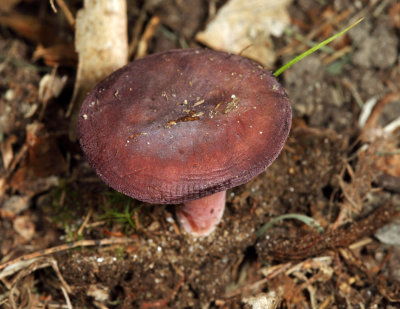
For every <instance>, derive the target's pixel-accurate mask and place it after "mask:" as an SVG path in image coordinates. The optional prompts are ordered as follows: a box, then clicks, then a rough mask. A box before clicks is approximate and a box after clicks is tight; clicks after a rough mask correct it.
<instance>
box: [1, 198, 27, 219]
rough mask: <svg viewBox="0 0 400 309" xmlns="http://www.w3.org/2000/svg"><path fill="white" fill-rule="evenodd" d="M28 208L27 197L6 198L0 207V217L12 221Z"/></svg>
mask: <svg viewBox="0 0 400 309" xmlns="http://www.w3.org/2000/svg"><path fill="white" fill-rule="evenodd" d="M28 207H29V197H27V196H19V195H14V196H11V197H10V198H8V199H7V200H6V201H5V202H4V203H3V205H2V206H1V211H0V216H1V217H2V218H9V219H13V218H15V217H16V216H17V215H18V214H20V213H21V212H23V211H25V210H26V209H28Z"/></svg>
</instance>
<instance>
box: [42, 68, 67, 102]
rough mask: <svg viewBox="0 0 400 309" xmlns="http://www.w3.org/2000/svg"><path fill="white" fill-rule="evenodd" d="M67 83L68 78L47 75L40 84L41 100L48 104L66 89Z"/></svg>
mask: <svg viewBox="0 0 400 309" xmlns="http://www.w3.org/2000/svg"><path fill="white" fill-rule="evenodd" d="M66 83H67V76H66V75H64V76H63V77H60V76H57V75H55V76H53V75H52V74H46V75H44V76H43V77H42V79H41V80H40V83H39V93H38V96H39V100H40V101H42V102H47V101H49V100H50V99H53V98H57V97H58V96H59V95H60V93H61V91H62V90H63V89H64V86H65V84H66Z"/></svg>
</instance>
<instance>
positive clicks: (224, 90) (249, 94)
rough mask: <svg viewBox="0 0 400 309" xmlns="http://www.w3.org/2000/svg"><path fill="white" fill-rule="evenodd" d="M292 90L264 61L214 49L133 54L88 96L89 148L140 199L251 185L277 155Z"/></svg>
mask: <svg viewBox="0 0 400 309" xmlns="http://www.w3.org/2000/svg"><path fill="white" fill-rule="evenodd" d="M291 118H292V113H291V107H290V103H289V100H288V98H287V95H286V93H285V90H284V89H283V87H282V86H281V85H280V84H279V83H278V81H277V80H276V79H275V78H274V77H273V76H272V74H271V73H270V72H268V71H266V70H264V69H263V68H262V67H261V66H260V65H258V64H257V63H255V62H253V61H251V60H248V59H245V58H242V57H240V56H237V55H232V54H228V53H224V52H218V51H213V50H205V49H184V50H170V51H167V52H162V53H158V54H153V55H150V56H147V57H145V58H142V59H139V60H137V61H134V62H132V63H130V64H128V65H126V66H124V67H122V68H121V69H119V70H117V71H115V72H114V73H112V74H111V75H110V76H108V77H107V78H106V79H104V80H103V81H102V82H100V83H99V84H98V85H97V86H96V87H95V88H94V89H93V90H92V91H91V92H90V93H89V95H88V96H87V98H86V99H85V100H84V102H83V105H82V109H81V111H80V116H79V122H78V129H79V139H80V144H81V147H82V149H83V151H84V153H85V155H86V157H87V159H88V161H89V163H90V165H91V166H92V167H93V168H94V169H95V170H96V172H97V174H98V175H99V177H100V178H101V179H102V180H103V181H104V182H106V183H107V184H108V185H109V186H111V187H112V188H114V189H116V190H118V191H120V192H122V193H124V194H126V195H129V196H131V197H133V198H136V199H138V200H141V201H145V202H150V203H161V204H175V203H182V202H185V201H189V200H194V199H198V198H201V197H204V196H207V195H210V194H213V193H216V192H220V191H224V190H226V189H229V188H231V187H234V186H237V185H240V184H243V183H245V182H247V181H249V180H250V179H251V178H253V177H254V176H256V175H258V174H259V173H261V172H262V171H264V170H265V168H267V167H268V166H269V165H270V164H271V163H272V162H273V161H274V160H275V159H276V157H277V156H278V154H279V153H280V151H281V150H282V147H283V145H284V142H285V140H286V138H287V135H288V133H289V130H290V125H291Z"/></svg>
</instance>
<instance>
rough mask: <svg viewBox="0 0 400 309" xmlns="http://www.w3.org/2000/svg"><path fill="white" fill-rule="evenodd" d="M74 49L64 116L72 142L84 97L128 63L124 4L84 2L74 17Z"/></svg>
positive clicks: (123, 1)
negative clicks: (71, 91)
mask: <svg viewBox="0 0 400 309" xmlns="http://www.w3.org/2000/svg"><path fill="white" fill-rule="evenodd" d="M75 47H76V51H77V52H78V55H79V56H78V57H79V64H78V72H77V75H76V81H75V89H74V94H73V97H72V100H71V104H70V108H69V110H68V112H67V116H71V124H70V131H69V136H70V139H71V140H75V139H76V132H77V131H76V124H77V117H78V113H79V110H80V106H81V103H82V101H83V99H84V98H85V96H86V94H87V93H88V92H89V91H90V90H91V89H92V88H93V87H94V86H95V85H96V84H97V83H98V82H99V81H101V80H102V79H104V78H105V77H106V76H107V75H109V74H110V73H112V72H113V71H115V70H116V69H118V68H120V67H122V66H123V65H125V64H126V63H127V61H128V30H127V8H126V0H109V1H95V0H85V2H84V8H83V9H81V10H80V11H79V12H78V14H77V17H76V36H75Z"/></svg>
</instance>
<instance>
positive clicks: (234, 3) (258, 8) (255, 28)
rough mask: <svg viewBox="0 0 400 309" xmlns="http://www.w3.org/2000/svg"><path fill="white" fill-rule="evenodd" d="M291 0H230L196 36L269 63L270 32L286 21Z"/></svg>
mask: <svg viewBox="0 0 400 309" xmlns="http://www.w3.org/2000/svg"><path fill="white" fill-rule="evenodd" d="M290 2H291V0H269V1H264V0H248V1H242V0H231V1H229V2H228V3H227V4H226V5H224V6H223V7H222V8H221V9H220V10H219V11H218V13H217V16H216V17H215V19H213V20H212V21H211V22H210V23H209V24H208V25H207V28H206V29H205V31H203V32H200V33H198V34H197V36H196V39H197V40H198V41H200V42H202V43H203V44H205V45H208V46H210V47H211V48H214V49H217V50H223V51H227V52H232V53H235V54H238V53H241V52H242V51H243V52H242V53H241V54H242V55H243V56H245V57H248V58H251V59H254V60H256V61H258V62H260V63H261V64H263V65H264V66H266V67H271V66H272V64H273V63H274V61H275V58H276V55H275V52H274V51H273V43H272V41H271V39H270V36H271V35H273V36H280V35H282V33H283V30H284V29H285V27H287V26H288V25H289V22H290V18H289V15H288V13H287V10H286V7H287V6H288V4H289V3H290Z"/></svg>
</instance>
